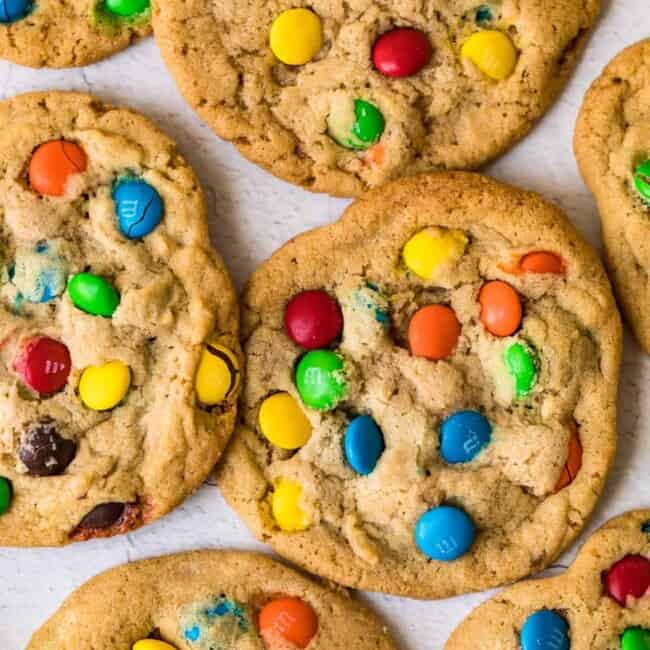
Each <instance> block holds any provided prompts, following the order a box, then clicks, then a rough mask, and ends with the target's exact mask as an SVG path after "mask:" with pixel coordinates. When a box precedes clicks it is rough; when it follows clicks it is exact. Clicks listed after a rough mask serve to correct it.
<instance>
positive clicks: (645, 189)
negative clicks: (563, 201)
mask: <svg viewBox="0 0 650 650" xmlns="http://www.w3.org/2000/svg"><path fill="white" fill-rule="evenodd" d="M649 78H650V39H649V40H646V41H642V42H641V43H638V44H636V45H633V46H632V47H630V48H628V49H627V50H625V51H623V52H622V53H621V54H619V55H618V56H617V57H616V58H615V59H614V60H613V61H612V62H611V63H610V64H609V65H608V66H607V67H606V68H605V70H604V71H603V73H602V75H601V76H600V77H599V78H598V79H597V80H596V81H594V83H593V84H592V86H591V88H590V89H589V91H588V92H587V94H586V96H585V99H584V102H583V104H582V108H581V110H580V115H579V118H578V123H577V126H576V132H575V142H574V147H575V153H576V157H577V159H578V165H579V167H580V171H581V173H582V176H583V178H584V180H585V182H586V183H587V185H588V186H589V189H590V190H591V192H592V194H593V195H594V197H595V198H596V202H597V203H598V210H599V212H600V218H601V223H602V234H603V241H604V244H605V252H606V261H607V266H608V268H609V272H610V275H611V277H612V282H613V284H614V288H615V290H616V293H617V296H618V299H619V302H620V303H621V305H622V308H623V311H624V313H625V316H626V318H627V320H628V321H629V323H630V326H631V327H632V329H633V330H634V333H635V335H636V337H637V339H638V341H639V343H640V344H641V346H642V347H643V348H644V350H645V351H646V352H649V353H650V307H648V306H647V304H646V303H647V296H648V273H649V272H650V250H648V246H647V241H648V238H649V237H650V225H649V224H648V218H649V217H650V126H649V119H650V83H648V79H649Z"/></svg>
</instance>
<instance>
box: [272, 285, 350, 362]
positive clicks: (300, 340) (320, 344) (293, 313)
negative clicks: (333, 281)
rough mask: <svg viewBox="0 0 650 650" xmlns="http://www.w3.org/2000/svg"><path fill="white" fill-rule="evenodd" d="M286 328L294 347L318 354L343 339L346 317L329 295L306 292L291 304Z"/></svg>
mask: <svg viewBox="0 0 650 650" xmlns="http://www.w3.org/2000/svg"><path fill="white" fill-rule="evenodd" d="M284 326H285V329H286V331H287V334H288V335H289V337H290V338H291V339H292V340H293V341H294V343H296V344H297V345H299V346H300V347H303V348H306V349H307V350H315V349H317V348H324V347H327V346H328V345H330V343H333V342H334V341H335V340H336V339H337V338H338V337H339V336H340V335H341V332H342V330H343V315H342V314H341V309H340V307H339V304H338V302H337V301H336V299H335V298H333V297H332V296H330V295H329V294H328V293H327V291H323V290H322V289H317V290H312V291H302V292H301V293H299V294H297V295H295V296H294V297H293V298H292V299H291V300H290V301H289V304H288V305H287V309H286V311H285V313H284Z"/></svg>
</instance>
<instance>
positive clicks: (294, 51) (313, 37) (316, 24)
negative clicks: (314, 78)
mask: <svg viewBox="0 0 650 650" xmlns="http://www.w3.org/2000/svg"><path fill="white" fill-rule="evenodd" d="M270 40H271V50H272V51H273V54H275V56H276V57H277V58H278V59H279V60H280V61H282V63H286V64H287V65H304V64H305V63H309V61H311V60H312V59H313V58H314V57H315V56H316V55H317V54H318V52H319V51H320V49H321V48H322V47H323V23H322V21H321V19H320V18H319V17H318V16H317V15H316V14H315V13H314V12H313V11H310V10H309V9H289V10H287V11H283V12H282V13H281V14H280V15H279V16H278V17H277V18H276V19H275V21H274V22H273V25H272V26H271V37H270Z"/></svg>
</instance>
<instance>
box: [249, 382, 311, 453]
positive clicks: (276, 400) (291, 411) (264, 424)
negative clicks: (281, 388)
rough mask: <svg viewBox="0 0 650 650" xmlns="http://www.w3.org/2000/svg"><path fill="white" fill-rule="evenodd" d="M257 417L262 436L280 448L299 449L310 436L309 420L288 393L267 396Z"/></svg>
mask: <svg viewBox="0 0 650 650" xmlns="http://www.w3.org/2000/svg"><path fill="white" fill-rule="evenodd" d="M258 419H259V425H260V430H261V431H262V434H263V435H264V437H265V438H266V439H267V440H269V442H270V443H271V444H273V445H275V446H276V447H279V448H280V449H299V448H300V447H302V446H303V445H305V444H306V443H307V441H308V440H309V438H310V437H311V422H310V421H309V420H308V419H307V416H306V415H305V414H304V413H303V411H302V409H301V408H300V405H299V404H298V402H297V401H296V400H295V399H294V398H293V397H292V396H291V395H289V393H276V394H275V395H271V397H267V398H266V399H265V400H264V402H262V406H261V407H260V413H259V418H258Z"/></svg>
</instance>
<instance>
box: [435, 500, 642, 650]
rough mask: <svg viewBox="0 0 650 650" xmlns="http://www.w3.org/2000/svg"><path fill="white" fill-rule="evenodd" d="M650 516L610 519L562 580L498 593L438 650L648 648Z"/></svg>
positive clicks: (631, 514)
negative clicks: (443, 649) (442, 649)
mask: <svg viewBox="0 0 650 650" xmlns="http://www.w3.org/2000/svg"><path fill="white" fill-rule="evenodd" d="M649 595H650V510H637V511H634V512H628V513H627V514H625V515H623V516H621V517H617V518H616V519H612V520H611V521H609V522H608V523H607V524H606V525H605V526H603V527H602V528H601V529H600V530H599V531H598V532H596V533H595V534H594V535H593V536H592V537H591V538H590V539H589V540H588V541H587V542H586V543H585V545H584V546H583V547H582V549H581V550H580V552H579V553H578V556H577V557H576V559H575V561H574V563H573V564H572V565H571V567H570V568H569V569H568V570H567V571H566V572H565V573H563V574H561V575H558V576H556V577H553V578H547V579H544V580H529V581H527V582H522V583H520V584H518V585H515V586H514V587H510V588H508V589H506V590H505V591H503V592H501V593H499V594H497V596H495V597H494V598H493V599H492V600H489V601H488V602H487V603H484V604H483V605H481V606H480V607H478V608H477V609H476V610H474V611H473V612H472V613H471V614H470V616H468V617H467V619H466V620H465V621H464V622H463V623H462V624H461V625H460V626H459V627H458V628H457V629H456V631H455V632H454V633H453V634H452V635H451V637H450V639H449V641H447V644H446V645H445V650H495V648H498V649H499V650H540V649H541V650H569V648H571V650H646V649H647V648H648V647H650V597H649Z"/></svg>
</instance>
